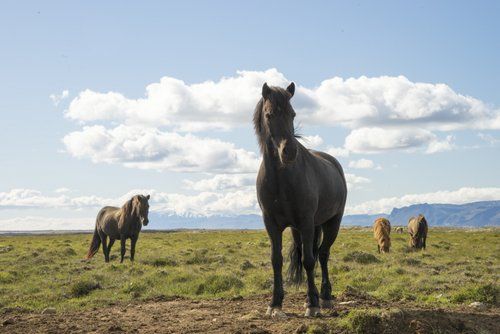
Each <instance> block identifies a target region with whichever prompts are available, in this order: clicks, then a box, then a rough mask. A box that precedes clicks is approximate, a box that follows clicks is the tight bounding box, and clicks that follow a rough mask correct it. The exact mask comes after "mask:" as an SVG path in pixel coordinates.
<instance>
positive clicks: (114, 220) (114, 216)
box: [87, 195, 149, 262]
mask: <svg viewBox="0 0 500 334" xmlns="http://www.w3.org/2000/svg"><path fill="white" fill-rule="evenodd" d="M148 200H149V195H147V196H143V195H136V196H134V197H132V198H131V199H130V200H128V201H127V202H126V203H125V204H124V205H123V206H122V207H121V208H117V207H114V206H105V207H104V208H102V209H101V210H100V211H99V213H98V214H97V219H96V222H95V230H94V236H93V237H92V243H91V244H90V248H89V252H88V253H87V259H90V258H92V257H93V256H94V255H95V253H97V251H98V250H99V246H100V245H101V243H102V251H103V253H104V260H105V261H106V262H109V252H110V251H111V247H113V244H114V243H115V240H120V243H121V260H120V262H123V257H124V256H125V241H126V240H127V239H129V238H130V240H131V245H130V260H131V261H134V255H135V244H136V243H137V239H138V238H139V232H141V228H142V225H144V226H146V225H148V222H149V220H148V213H149V203H148ZM108 237H109V244H108V243H107V241H108Z"/></svg>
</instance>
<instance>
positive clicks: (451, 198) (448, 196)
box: [346, 187, 500, 214]
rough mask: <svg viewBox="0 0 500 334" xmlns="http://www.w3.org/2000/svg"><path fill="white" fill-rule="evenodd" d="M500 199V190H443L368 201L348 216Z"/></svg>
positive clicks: (353, 209) (354, 208) (351, 208)
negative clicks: (412, 206)
mask: <svg viewBox="0 0 500 334" xmlns="http://www.w3.org/2000/svg"><path fill="white" fill-rule="evenodd" d="M499 199H500V188H472V187H464V188H460V189H458V190H453V191H449V190H443V191H436V192H431V193H424V194H408V195H404V196H401V197H386V198H381V199H378V200H373V201H367V202H364V203H361V204H358V205H354V206H350V207H348V208H347V210H346V211H347V213H348V214H377V213H390V212H391V210H392V209H393V208H401V207H404V206H409V205H413V204H421V203H429V204H464V203H470V202H477V201H491V200H499Z"/></svg>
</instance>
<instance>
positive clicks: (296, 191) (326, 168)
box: [253, 83, 347, 317]
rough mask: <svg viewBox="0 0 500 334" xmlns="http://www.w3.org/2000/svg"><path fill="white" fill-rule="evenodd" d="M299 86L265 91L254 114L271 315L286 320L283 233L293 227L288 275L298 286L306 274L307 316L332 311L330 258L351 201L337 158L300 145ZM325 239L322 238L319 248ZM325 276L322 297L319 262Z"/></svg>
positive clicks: (258, 182)
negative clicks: (270, 278)
mask: <svg viewBox="0 0 500 334" xmlns="http://www.w3.org/2000/svg"><path fill="white" fill-rule="evenodd" d="M294 92H295V85H294V83H291V84H290V85H289V86H288V87H287V89H286V90H285V89H282V88H279V87H269V86H268V85H267V83H265V84H264V86H263V87H262V98H261V99H260V101H259V102H258V104H257V106H256V108H255V113H254V118H253V121H254V127H255V133H256V135H257V138H258V143H259V146H260V150H261V153H262V155H263V160H262V163H261V165H260V169H259V173H258V176H257V197H258V201H259V205H260V208H261V210H262V216H263V220H264V225H265V227H266V230H267V233H268V235H269V238H270V241H271V262H272V265H273V272H274V287H273V297H272V300H271V303H270V305H269V307H268V310H267V314H268V315H271V316H278V317H279V316H281V315H283V311H282V310H281V306H282V302H283V297H284V291H283V279H282V273H281V271H282V266H283V256H282V254H281V250H282V234H283V231H284V230H285V228H286V227H291V230H292V236H293V243H292V247H291V249H290V262H291V263H290V267H289V270H288V275H289V278H290V280H291V281H292V282H293V283H295V284H300V283H301V282H302V268H304V269H305V271H306V274H307V308H306V316H315V315H317V314H319V312H320V299H321V307H331V306H332V286H331V284H330V280H329V277H328V257H329V255H330V247H331V246H332V245H333V242H334V241H335V239H336V237H337V234H338V232H339V227H340V222H341V220H342V216H343V214H344V207H345V203H346V198H347V187H346V180H345V177H344V172H343V170H342V167H341V165H340V163H339V162H338V161H337V160H336V159H335V158H334V157H332V156H330V155H328V154H326V153H324V152H318V151H313V150H308V149H307V148H305V147H304V146H302V145H301V144H300V143H299V141H298V140H297V137H298V136H297V135H296V134H295V129H294V125H293V121H294V117H295V111H294V110H293V108H292V106H291V104H290V99H291V98H292V96H293V95H294ZM321 234H323V238H322V241H321V245H320V240H321ZM318 257H319V262H320V265H321V271H322V282H321V293H320V294H318V290H317V288H316V285H315V284H314V266H315V263H316V260H317V258H318Z"/></svg>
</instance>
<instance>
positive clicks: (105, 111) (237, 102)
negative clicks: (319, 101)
mask: <svg viewBox="0 0 500 334" xmlns="http://www.w3.org/2000/svg"><path fill="white" fill-rule="evenodd" d="M264 82H268V83H269V84H271V85H279V86H283V85H285V84H287V83H288V80H287V79H286V78H285V77H284V75H283V74H281V73H279V72H278V71H277V70H276V69H270V70H267V71H263V72H258V71H238V72H237V75H236V76H234V77H224V78H222V79H220V80H219V81H217V82H214V81H205V82H201V83H196V84H186V83H185V82H184V81H182V80H179V79H176V78H172V77H163V78H161V79H160V82H157V83H152V84H150V85H148V86H147V87H146V94H145V97H143V98H139V99H130V98H127V97H125V96H123V95H122V94H120V93H116V92H107V93H99V92H94V91H92V90H85V91H83V92H81V93H80V94H79V95H78V96H77V97H76V98H75V99H73V101H71V103H70V106H69V108H68V110H67V112H66V116H67V117H68V118H70V119H73V120H78V121H83V122H94V121H106V120H116V121H121V122H124V123H127V124H147V125H152V126H172V127H173V128H176V129H179V130H182V131H198V130H204V129H207V128H223V129H227V128H230V127H234V126H235V125H238V124H247V123H250V122H251V118H252V115H253V109H254V107H255V105H256V104H257V101H258V99H259V98H260V94H261V89H262V85H263V83H264Z"/></svg>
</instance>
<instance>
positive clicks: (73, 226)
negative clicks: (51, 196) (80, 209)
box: [0, 216, 95, 232]
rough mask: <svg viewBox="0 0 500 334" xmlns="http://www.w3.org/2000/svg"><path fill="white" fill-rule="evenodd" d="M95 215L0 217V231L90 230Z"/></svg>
mask: <svg viewBox="0 0 500 334" xmlns="http://www.w3.org/2000/svg"><path fill="white" fill-rule="evenodd" d="M94 224H95V217H89V218H50V217H39V216H24V217H16V218H7V219H0V231H10V232H12V231H20V232H21V231H50V230H66V231H71V230H90V229H92V228H93V225H94Z"/></svg>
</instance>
